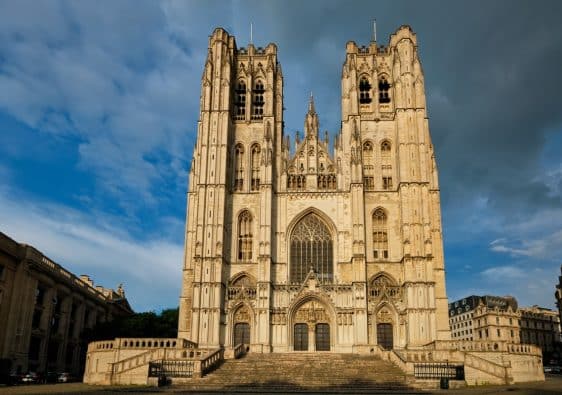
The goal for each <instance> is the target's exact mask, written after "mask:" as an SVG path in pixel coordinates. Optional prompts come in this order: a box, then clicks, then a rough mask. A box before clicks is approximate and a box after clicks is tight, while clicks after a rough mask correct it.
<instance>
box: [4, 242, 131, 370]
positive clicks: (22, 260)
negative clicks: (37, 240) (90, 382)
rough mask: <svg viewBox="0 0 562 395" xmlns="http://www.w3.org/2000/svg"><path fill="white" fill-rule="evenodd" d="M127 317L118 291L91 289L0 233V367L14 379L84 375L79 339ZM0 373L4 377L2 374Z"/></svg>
mask: <svg viewBox="0 0 562 395" xmlns="http://www.w3.org/2000/svg"><path fill="white" fill-rule="evenodd" d="M131 314H133V310H132V309H131V306H130V305H129V302H128V300H127V298H126V297H125V291H124V290H123V288H122V287H121V286H120V287H118V288H117V290H113V289H110V288H105V287H102V286H100V285H96V286H94V282H93V280H92V279H91V278H90V276H88V275H81V276H75V275H74V274H72V273H70V272H69V271H68V270H66V269H65V268H63V267H62V266H61V265H59V264H58V263H56V262H54V261H52V260H51V259H49V258H48V257H47V256H45V255H44V254H43V253H42V252H40V251H39V250H37V249H36V248H34V247H32V246H30V245H27V244H24V243H19V242H17V241H15V240H13V239H11V238H10V237H8V236H7V235H5V234H4V233H2V232H0V367H2V368H3V369H6V370H7V371H11V372H15V373H25V372H27V371H33V372H39V373H46V372H48V371H51V372H64V371H66V372H70V373H72V374H75V375H78V374H81V373H82V372H83V371H84V364H85V360H84V359H85V357H86V346H87V345H86V344H85V343H84V339H83V334H84V332H85V331H87V330H91V329H92V328H94V326H95V325H96V323H101V322H107V321H111V320H113V319H114V318H116V317H123V316H128V315H131ZM1 373H6V372H2V371H0V374H1Z"/></svg>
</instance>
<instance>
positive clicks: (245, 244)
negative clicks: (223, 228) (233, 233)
mask: <svg viewBox="0 0 562 395" xmlns="http://www.w3.org/2000/svg"><path fill="white" fill-rule="evenodd" d="M252 242H253V217H252V214H251V213H250V211H248V210H243V211H242V212H241V213H240V214H239V215H238V260H239V261H242V262H249V261H251V260H252V247H253V243H252Z"/></svg>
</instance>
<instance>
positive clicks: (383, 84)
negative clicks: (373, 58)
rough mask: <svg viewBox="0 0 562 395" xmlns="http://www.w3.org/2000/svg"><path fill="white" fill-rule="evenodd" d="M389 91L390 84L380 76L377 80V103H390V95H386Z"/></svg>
mask: <svg viewBox="0 0 562 395" xmlns="http://www.w3.org/2000/svg"><path fill="white" fill-rule="evenodd" d="M389 90H390V84H389V83H388V81H387V80H386V77H385V76H382V77H381V78H380V79H379V103H381V104H385V103H390V94H389V93H388V92H389Z"/></svg>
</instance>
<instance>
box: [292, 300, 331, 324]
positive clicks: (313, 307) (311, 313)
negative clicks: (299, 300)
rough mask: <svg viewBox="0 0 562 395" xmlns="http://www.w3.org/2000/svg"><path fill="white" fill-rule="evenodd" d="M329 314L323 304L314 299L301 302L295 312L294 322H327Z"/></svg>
mask: <svg viewBox="0 0 562 395" xmlns="http://www.w3.org/2000/svg"><path fill="white" fill-rule="evenodd" d="M329 321H330V320H329V316H328V313H327V312H326V310H325V308H324V306H323V305H321V304H320V303H318V302H316V301H310V302H306V303H305V304H303V305H302V306H301V307H300V308H299V309H298V311H297V312H296V314H295V322H307V323H311V324H314V323H316V322H329Z"/></svg>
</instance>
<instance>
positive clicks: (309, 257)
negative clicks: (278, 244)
mask: <svg viewBox="0 0 562 395" xmlns="http://www.w3.org/2000/svg"><path fill="white" fill-rule="evenodd" d="M333 249H334V247H333V241H332V234H331V232H330V230H329V229H328V226H327V225H326V223H325V222H324V221H322V219H321V218H320V217H319V216H318V215H317V214H315V213H313V212H311V213H309V214H307V215H305V216H304V217H303V218H301V220H300V221H299V222H298V223H297V224H296V225H295V227H294V228H293V231H292V233H291V239H290V251H291V252H290V264H291V270H290V281H291V283H299V284H300V283H302V282H303V281H304V279H305V278H306V275H307V274H308V273H309V271H310V269H311V268H313V269H314V271H315V273H316V278H317V279H318V281H319V282H321V283H331V282H332V281H333V279H334V262H333V254H334V251H333Z"/></svg>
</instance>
